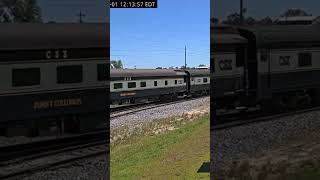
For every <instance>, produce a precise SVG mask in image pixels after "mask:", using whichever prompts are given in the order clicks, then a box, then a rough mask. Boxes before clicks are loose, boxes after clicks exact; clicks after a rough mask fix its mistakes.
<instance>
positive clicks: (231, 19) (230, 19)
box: [222, 13, 240, 25]
mask: <svg viewBox="0 0 320 180" xmlns="http://www.w3.org/2000/svg"><path fill="white" fill-rule="evenodd" d="M222 23H223V24H230V25H239V24H240V15H239V14H238V13H233V14H230V15H228V16H227V20H225V21H223V22H222Z"/></svg>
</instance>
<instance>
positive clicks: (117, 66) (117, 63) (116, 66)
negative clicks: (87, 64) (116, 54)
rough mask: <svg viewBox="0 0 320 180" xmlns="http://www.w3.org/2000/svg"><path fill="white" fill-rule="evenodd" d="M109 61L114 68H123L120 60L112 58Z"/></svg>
mask: <svg viewBox="0 0 320 180" xmlns="http://www.w3.org/2000/svg"><path fill="white" fill-rule="evenodd" d="M110 63H111V64H112V66H113V67H114V68H115V69H123V64H122V61H121V60H118V61H117V60H112V61H110Z"/></svg>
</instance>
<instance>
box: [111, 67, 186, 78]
mask: <svg viewBox="0 0 320 180" xmlns="http://www.w3.org/2000/svg"><path fill="white" fill-rule="evenodd" d="M182 75H186V73H185V72H179V71H175V70H174V69H111V70H110V77H111V78H112V77H170V76H172V77H174V76H182Z"/></svg>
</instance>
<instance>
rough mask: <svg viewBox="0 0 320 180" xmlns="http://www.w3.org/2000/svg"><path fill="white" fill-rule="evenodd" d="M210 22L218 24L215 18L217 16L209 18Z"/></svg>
mask: <svg viewBox="0 0 320 180" xmlns="http://www.w3.org/2000/svg"><path fill="white" fill-rule="evenodd" d="M210 22H211V23H213V24H218V23H219V19H217V18H211V19H210Z"/></svg>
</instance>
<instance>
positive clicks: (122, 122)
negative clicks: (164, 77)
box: [110, 97, 210, 130]
mask: <svg viewBox="0 0 320 180" xmlns="http://www.w3.org/2000/svg"><path fill="white" fill-rule="evenodd" d="M205 104H208V106H209V105H210V98H209V97H204V98H199V99H194V100H190V101H185V102H181V103H177V104H171V105H168V106H162V107H157V108H153V109H148V110H145V111H140V112H137V113H134V114H130V115H126V116H121V117H117V118H114V119H111V121H110V129H111V130H113V129H117V128H121V127H130V128H134V127H137V126H139V125H141V124H143V123H147V122H152V121H155V120H159V119H164V118H168V117H172V116H180V115H182V114H184V113H188V112H189V111H191V110H193V109H195V108H198V107H199V106H203V105H205Z"/></svg>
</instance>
